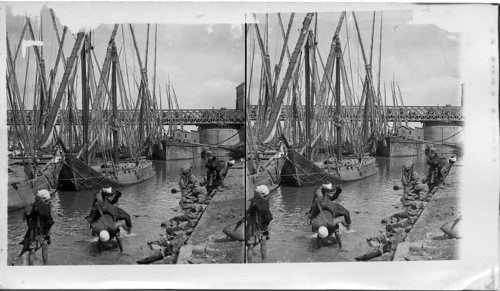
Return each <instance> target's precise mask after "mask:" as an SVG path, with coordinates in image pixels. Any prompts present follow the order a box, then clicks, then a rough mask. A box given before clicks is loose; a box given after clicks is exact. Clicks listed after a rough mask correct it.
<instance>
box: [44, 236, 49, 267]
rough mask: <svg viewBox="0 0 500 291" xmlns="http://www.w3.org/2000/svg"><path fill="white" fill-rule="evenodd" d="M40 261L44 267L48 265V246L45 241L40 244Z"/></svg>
mask: <svg viewBox="0 0 500 291" xmlns="http://www.w3.org/2000/svg"><path fill="white" fill-rule="evenodd" d="M42 259H43V264H44V265H48V264H49V245H48V242H47V241H46V240H43V242H42Z"/></svg>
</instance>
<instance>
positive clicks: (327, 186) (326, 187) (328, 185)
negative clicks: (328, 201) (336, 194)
mask: <svg viewBox="0 0 500 291" xmlns="http://www.w3.org/2000/svg"><path fill="white" fill-rule="evenodd" d="M323 189H327V190H332V189H333V185H332V183H330V184H323Z"/></svg>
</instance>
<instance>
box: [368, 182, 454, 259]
mask: <svg viewBox="0 0 500 291" xmlns="http://www.w3.org/2000/svg"><path fill="white" fill-rule="evenodd" d="M453 176H455V177H456V175H453ZM452 180H454V179H453V178H452ZM426 190H427V189H425V190H424V191H421V192H420V193H419V194H417V193H409V194H403V197H402V198H401V204H399V205H397V206H396V208H398V209H400V210H402V211H401V212H398V213H396V214H394V215H392V216H390V217H389V218H385V219H382V221H381V223H382V225H384V226H385V230H383V231H381V232H380V235H379V236H378V237H373V238H369V239H367V240H368V243H369V244H370V245H371V246H372V247H374V248H373V249H372V250H371V251H370V252H368V253H367V254H370V255H368V256H365V257H364V259H363V260H368V259H370V257H372V258H371V260H372V261H392V260H394V261H422V260H454V259H458V244H459V240H458V239H457V238H456V237H452V236H449V235H446V234H445V233H444V232H443V231H442V230H441V228H442V227H443V225H445V224H449V225H452V224H453V222H457V224H456V226H455V227H454V233H455V234H456V233H459V226H460V223H458V220H459V219H460V209H459V201H458V196H459V195H458V187H457V185H456V184H455V183H451V184H448V185H446V186H440V187H439V189H435V190H436V191H435V192H434V191H433V192H434V194H433V193H427V191H426Z"/></svg>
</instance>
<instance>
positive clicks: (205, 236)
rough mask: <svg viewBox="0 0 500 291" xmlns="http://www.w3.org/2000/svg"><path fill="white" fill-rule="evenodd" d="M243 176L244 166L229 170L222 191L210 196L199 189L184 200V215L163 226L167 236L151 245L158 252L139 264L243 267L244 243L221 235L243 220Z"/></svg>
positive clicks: (181, 203) (238, 165)
mask: <svg viewBox="0 0 500 291" xmlns="http://www.w3.org/2000/svg"><path fill="white" fill-rule="evenodd" d="M243 176H244V167H243V164H242V163H237V164H236V165H234V166H233V167H232V168H231V169H230V170H229V172H228V174H227V177H226V179H225V182H224V183H225V185H226V186H225V188H224V189H223V190H222V191H216V190H215V191H212V193H210V195H209V194H207V193H206V191H204V188H200V187H198V188H197V189H195V190H194V191H193V193H191V194H190V195H188V196H185V197H181V199H180V202H179V205H180V207H179V208H178V209H177V212H179V210H182V211H183V212H182V214H181V215H177V216H174V217H171V218H169V219H168V220H167V221H165V222H163V223H162V224H161V226H162V227H165V231H166V234H165V235H160V239H158V240H155V241H150V242H148V245H149V247H150V248H151V249H152V250H154V251H155V252H154V253H153V254H152V255H150V256H149V257H147V258H144V259H142V260H140V261H137V263H139V264H149V263H155V264H162V263H163V264H204V263H243V258H244V257H243V253H244V244H243V242H239V241H234V240H231V239H229V238H228V237H227V236H226V235H225V234H224V233H223V232H222V230H223V229H224V228H225V227H226V226H228V225H230V224H232V223H235V222H237V221H239V220H240V219H242V218H243V216H244V213H245V208H244V199H245V189H244V185H243ZM174 192H175V191H174Z"/></svg>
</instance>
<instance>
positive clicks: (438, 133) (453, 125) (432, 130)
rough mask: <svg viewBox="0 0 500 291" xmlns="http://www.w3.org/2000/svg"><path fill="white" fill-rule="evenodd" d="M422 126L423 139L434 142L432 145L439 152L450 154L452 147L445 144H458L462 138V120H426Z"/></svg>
mask: <svg viewBox="0 0 500 291" xmlns="http://www.w3.org/2000/svg"><path fill="white" fill-rule="evenodd" d="M423 128H424V139H425V140H428V141H433V142H436V144H435V145H434V147H435V148H436V149H437V150H438V152H439V153H444V154H452V153H453V148H452V147H450V146H446V144H460V143H462V142H463V140H464V132H463V130H464V122H463V121H426V122H423Z"/></svg>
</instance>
